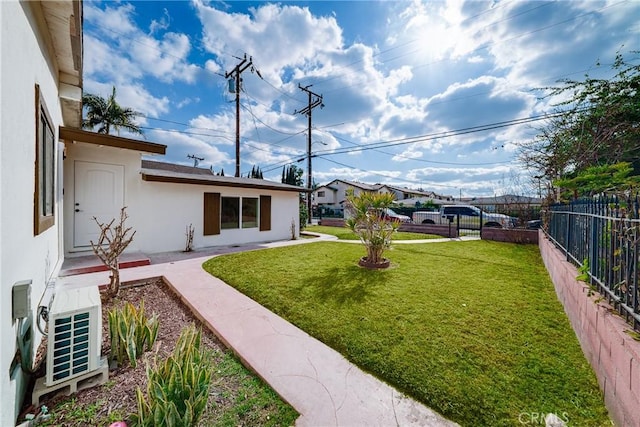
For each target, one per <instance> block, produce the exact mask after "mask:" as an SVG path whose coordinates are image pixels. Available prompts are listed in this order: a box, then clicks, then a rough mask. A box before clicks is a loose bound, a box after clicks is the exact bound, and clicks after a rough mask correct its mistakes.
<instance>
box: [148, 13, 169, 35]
mask: <svg viewBox="0 0 640 427" xmlns="http://www.w3.org/2000/svg"><path fill="white" fill-rule="evenodd" d="M170 23H171V16H170V15H169V11H168V10H167V8H166V7H165V8H164V9H163V15H162V17H161V18H160V19H159V20H155V19H154V20H152V21H151V24H150V25H149V35H151V34H153V33H155V32H156V31H159V30H166V29H167V28H169V25H170Z"/></svg>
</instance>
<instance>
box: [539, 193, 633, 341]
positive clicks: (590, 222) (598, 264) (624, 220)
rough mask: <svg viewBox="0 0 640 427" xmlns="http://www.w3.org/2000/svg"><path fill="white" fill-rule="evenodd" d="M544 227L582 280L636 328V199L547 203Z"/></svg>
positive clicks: (609, 198)
mask: <svg viewBox="0 0 640 427" xmlns="http://www.w3.org/2000/svg"><path fill="white" fill-rule="evenodd" d="M545 231H546V233H547V235H548V236H549V238H550V239H551V240H552V241H553V242H554V243H555V245H556V246H557V247H558V248H559V249H561V250H562V251H564V253H565V254H566V257H567V261H570V262H573V263H574V264H575V265H577V266H578V267H579V270H580V271H581V272H582V273H584V274H585V275H586V276H585V278H586V280H585V281H587V282H588V283H589V284H591V285H593V286H594V287H595V288H596V290H597V291H598V292H599V293H600V294H601V295H603V296H604V297H605V298H606V299H607V300H608V301H609V303H610V304H611V305H612V306H613V307H614V308H615V309H616V310H617V311H618V313H619V314H620V315H621V316H623V317H624V318H625V319H626V320H627V322H629V323H630V324H631V325H632V326H633V328H634V329H635V330H636V331H637V332H640V305H639V300H640V287H639V282H640V277H639V274H640V271H639V270H638V261H639V257H640V242H639V241H640V197H639V196H638V195H636V196H633V197H624V198H619V197H598V198H594V199H590V200H578V201H575V202H572V203H570V204H566V205H554V206H551V207H550V209H549V211H548V218H547V226H546V227H545Z"/></svg>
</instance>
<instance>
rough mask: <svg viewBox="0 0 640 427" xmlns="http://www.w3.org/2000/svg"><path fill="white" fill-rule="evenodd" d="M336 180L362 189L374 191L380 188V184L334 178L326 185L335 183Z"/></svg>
mask: <svg viewBox="0 0 640 427" xmlns="http://www.w3.org/2000/svg"><path fill="white" fill-rule="evenodd" d="M337 182H342V183H343V184H346V185H349V186H351V187H357V188H360V189H362V190H367V191H376V190H378V188H380V184H373V185H372V184H365V183H362V182H352V181H345V180H343V179H334V180H333V181H331V182H330V183H329V184H327V185H326V186H327V187H328V186H330V185H331V184H333V183H337Z"/></svg>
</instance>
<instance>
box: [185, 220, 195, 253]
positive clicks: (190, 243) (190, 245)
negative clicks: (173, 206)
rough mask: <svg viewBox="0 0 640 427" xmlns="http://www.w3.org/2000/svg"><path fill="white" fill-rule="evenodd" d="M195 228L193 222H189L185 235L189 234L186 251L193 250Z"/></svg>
mask: <svg viewBox="0 0 640 427" xmlns="http://www.w3.org/2000/svg"><path fill="white" fill-rule="evenodd" d="M194 232H195V229H194V228H193V224H189V225H188V226H187V232H186V233H185V235H186V236H187V243H186V244H185V246H184V251H185V252H191V251H192V250H193V233H194Z"/></svg>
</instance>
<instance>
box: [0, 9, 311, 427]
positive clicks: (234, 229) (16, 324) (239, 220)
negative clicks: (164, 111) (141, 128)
mask: <svg viewBox="0 0 640 427" xmlns="http://www.w3.org/2000/svg"><path fill="white" fill-rule="evenodd" d="M0 22H2V25H1V26H0V45H1V51H0V52H1V60H0V64H1V67H2V68H1V72H0V77H1V83H2V84H1V86H0V104H1V108H2V109H1V111H2V113H1V114H0V196H1V197H0V293H1V294H0V343H1V344H0V396H1V399H0V426H12V425H15V424H16V421H17V418H18V415H19V411H20V408H21V406H22V403H23V401H24V397H25V395H26V392H27V385H28V382H29V373H28V371H29V370H30V369H31V368H33V364H34V360H33V359H34V355H35V352H36V349H37V348H38V346H39V344H40V343H41V342H42V338H43V334H42V333H41V332H40V331H39V329H38V328H37V327H36V319H37V318H38V315H37V310H38V306H39V305H40V303H41V301H44V300H45V299H46V298H45V295H50V292H48V291H49V290H50V289H52V287H55V283H56V280H57V278H58V275H59V273H60V269H61V266H62V263H63V261H64V259H65V257H74V256H79V255H86V254H91V253H92V252H91V247H90V241H91V240H94V239H96V238H97V236H98V232H99V229H98V227H97V225H96V224H95V221H94V220H93V217H94V216H95V217H96V218H98V219H99V220H101V221H107V222H108V221H110V220H111V219H112V218H117V217H118V216H119V212H120V209H121V208H122V207H124V206H126V207H127V214H128V215H129V219H128V221H127V226H130V227H132V228H133V229H135V230H136V235H135V238H134V241H133V243H132V245H131V247H130V248H129V249H128V250H129V251H136V250H137V251H143V252H149V253H153V252H164V251H179V250H182V249H184V247H185V243H186V236H185V231H186V227H187V226H189V225H191V226H192V227H193V228H194V230H195V232H194V239H193V247H194V248H196V249H197V248H201V247H206V246H219V245H236V244H243V243H253V242H266V241H274V240H286V239H290V238H291V237H297V236H298V235H299V230H300V224H299V195H300V193H301V192H305V191H306V190H305V189H303V188H301V187H296V186H291V185H286V184H281V183H276V182H271V181H267V180H259V179H249V178H233V177H223V176H215V175H213V174H212V173H211V172H210V171H209V170H203V169H198V168H190V167H185V166H180V165H171V164H167V163H162V162H160V161H158V160H160V159H161V158H160V157H158V156H162V155H164V154H165V153H166V149H167V147H166V146H165V145H162V144H156V143H153V142H147V141H138V140H133V139H127V138H120V137H116V136H110V135H102V134H96V133H93V132H87V131H84V130H81V125H82V64H83V62H82V61H83V50H82V49H83V48H82V2H81V1H79V0H60V1H0ZM144 156H155V157H152V158H153V159H154V160H149V159H148V157H145V158H144V159H143V157H144Z"/></svg>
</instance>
